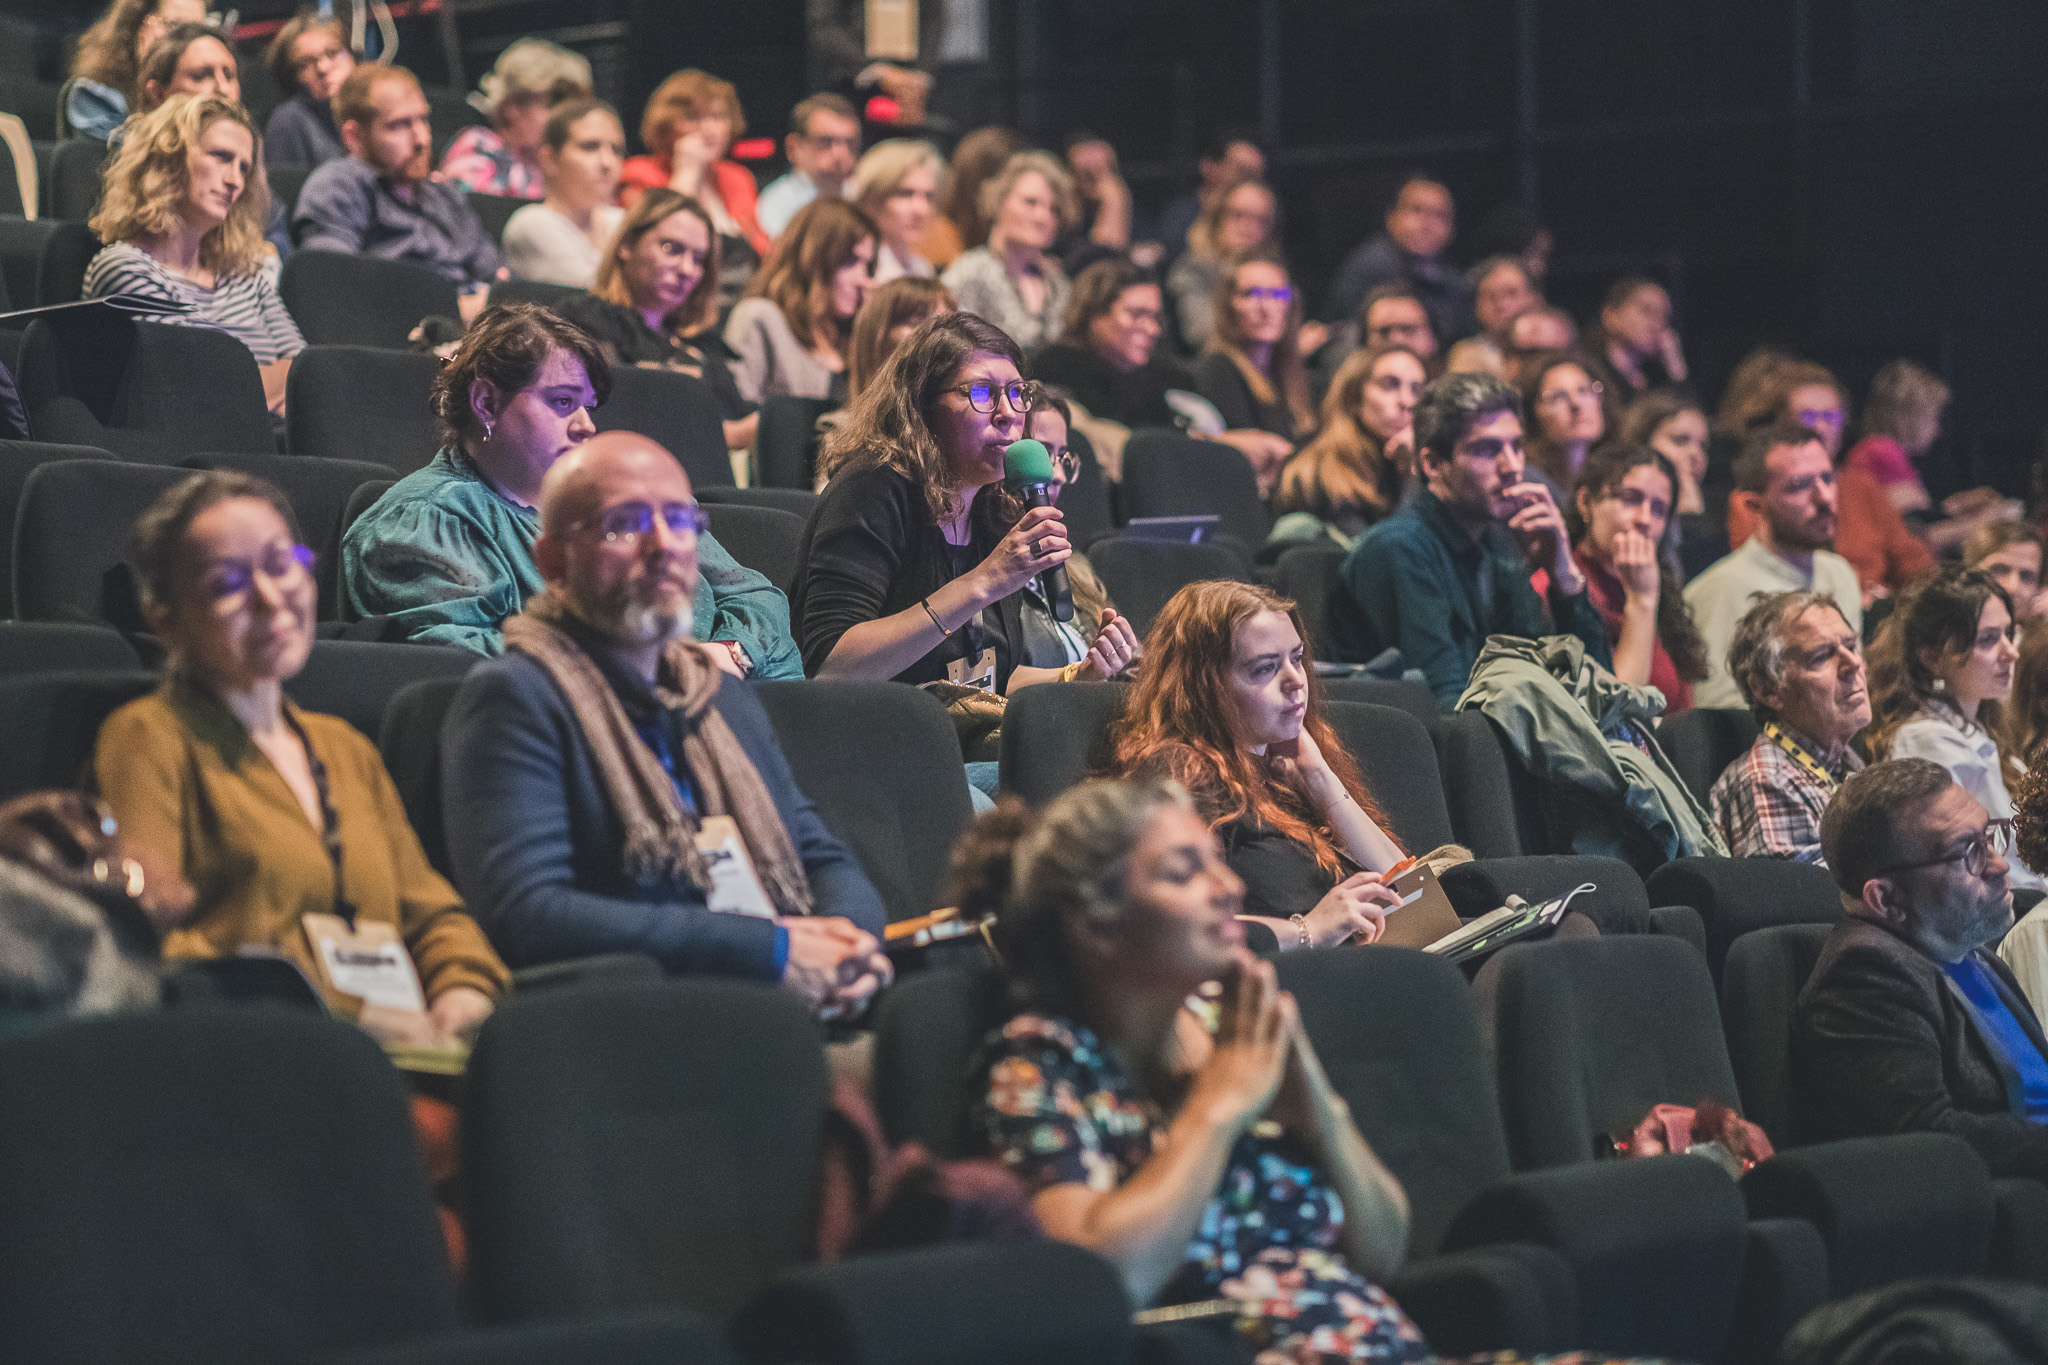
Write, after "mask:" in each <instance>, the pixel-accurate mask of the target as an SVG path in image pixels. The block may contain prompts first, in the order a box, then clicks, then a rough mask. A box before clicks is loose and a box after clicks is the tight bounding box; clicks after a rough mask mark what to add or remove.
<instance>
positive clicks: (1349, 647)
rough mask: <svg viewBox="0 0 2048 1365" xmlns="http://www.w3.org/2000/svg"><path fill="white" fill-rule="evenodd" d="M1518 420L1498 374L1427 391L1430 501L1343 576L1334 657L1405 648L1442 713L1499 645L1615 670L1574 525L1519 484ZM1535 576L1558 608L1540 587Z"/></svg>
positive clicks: (1423, 404) (1363, 548)
mask: <svg viewBox="0 0 2048 1365" xmlns="http://www.w3.org/2000/svg"><path fill="white" fill-rule="evenodd" d="M1521 412H1522V400H1521V396H1520V395H1519V394H1517V393H1516V392H1515V391H1514V390H1513V389H1511V388H1509V387H1508V386H1507V385H1506V384H1504V383H1502V382H1501V381H1500V380H1498V379H1496V378H1494V377H1493V376H1492V375H1490V374H1452V375H1445V376H1444V377H1443V378H1441V379H1439V380H1437V381H1436V382H1435V383H1433V384H1431V385H1430V386H1429V387H1428V388H1426V389H1424V390H1423V391H1422V398H1421V400H1420V401H1419V402H1417V404H1416V405H1415V417H1414V427H1415V454H1416V461H1417V465H1418V467H1419V468H1420V469H1421V471H1422V475H1423V478H1424V480H1425V487H1424V488H1422V489H1421V490H1420V491H1419V492H1418V493H1417V494H1416V495H1415V497H1414V498H1412V499H1410V500H1409V501H1408V502H1407V503H1406V504H1405V505H1404V506H1403V507H1402V508H1401V510H1400V511H1398V512H1396V513H1395V514H1394V515H1393V516H1391V517H1388V518H1387V519H1386V520H1385V521H1383V522H1381V523H1380V524H1379V525H1377V526H1375V527H1373V528H1372V530H1370V531H1368V532H1366V534H1365V537H1364V539H1362V540H1360V541H1359V542H1358V546H1357V548H1356V549H1354V550H1352V552H1351V553H1350V554H1349V555H1347V556H1346V557H1345V560H1344V563H1343V564H1342V566H1340V567H1339V569H1338V571H1337V584H1336V587H1335V589H1334V590H1333V591H1332V592H1331V594H1330V606H1329V613H1330V618H1329V619H1330V643H1331V646H1332V651H1333V653H1335V654H1336V656H1337V657H1339V658H1346V659H1357V660H1362V661H1363V660H1370V659H1372V658H1374V657H1375V656H1377V655H1378V654H1379V653H1380V651H1382V650H1385V649H1389V648H1397V649H1399V650H1400V651H1401V655H1402V658H1403V659H1404V660H1405V661H1406V664H1407V666H1408V667H1409V668H1416V669H1420V670H1422V674H1423V676H1424V677H1425V678H1427V679H1428V681H1429V690H1430V691H1431V692H1433V693H1435V694H1436V699H1437V701H1438V702H1440V703H1441V704H1442V705H1444V706H1445V707H1451V706H1455V705H1456V704H1457V700H1458V695H1459V694H1460V693H1461V692H1463V691H1464V690H1465V684H1466V681H1467V680H1468V679H1469V678H1470V677H1471V676H1472V665H1473V664H1474V663H1476V662H1477V661H1478V659H1479V650H1480V647H1481V646H1482V645H1484V644H1485V643H1486V637H1487V636H1489V635H1518V636H1522V637H1524V638H1526V639H1534V638H1537V637H1539V636H1544V635H1555V634H1557V633H1558V632H1560V631H1564V632H1568V633H1570V634H1572V635H1576V636H1578V637H1579V639H1580V640H1582V641H1584V642H1585V646H1586V655H1587V657H1588V658H1591V659H1595V660H1597V661H1599V663H1600V664H1601V665H1602V666H1607V665H1609V664H1610V663H1611V661H1612V658H1613V655H1612V652H1611V651H1610V650H1609V649H1608V645H1607V632H1606V629H1605V628H1604V627H1603V626H1602V625H1601V624H1600V613H1599V612H1598V611H1596V610H1595V609H1594V607H1593V604H1592V602H1591V601H1590V600H1589V599H1588V598H1587V596H1586V576H1585V575H1584V574H1582V573H1580V572H1579V567H1578V564H1577V563H1576V562H1575V561H1574V560H1573V559H1572V555H1571V537H1569V536H1568V535H1566V534H1565V528H1564V517H1563V514H1561V513H1560V512H1559V511H1558V510H1557V503H1556V502H1555V501H1553V500H1552V498H1551V496H1550V490H1549V489H1548V488H1546V487H1545V486H1544V485H1542V484H1541V483H1537V482H1535V481H1533V480H1530V481H1525V480H1524V479H1523V477H1522V472H1523V469H1524V466H1525V461H1524V457H1523V454H1522V417H1521ZM1538 569H1540V570H1542V571H1543V572H1544V573H1545V574H1546V575H1547V580H1548V583H1547V586H1548V589H1549V595H1548V601H1546V600H1545V599H1544V598H1542V597H1539V596H1537V594H1536V589H1535V587H1534V586H1533V585H1532V584H1531V582H1530V576H1531V574H1532V573H1533V572H1534V571H1535V570H1538Z"/></svg>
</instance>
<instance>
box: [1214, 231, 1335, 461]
mask: <svg viewBox="0 0 2048 1365" xmlns="http://www.w3.org/2000/svg"><path fill="white" fill-rule="evenodd" d="M1217 303H1218V306H1217V310H1216V326H1215V328H1214V330H1212V331H1211V332H1210V334H1209V342H1208V345H1206V346H1204V347H1203V348H1202V358H1201V359H1200V360H1199V361H1197V362H1196V365H1195V387H1196V388H1197V389H1198V390H1199V391H1200V392H1201V395H1202V397H1204V398H1206V399H1208V400H1209V401H1210V402H1211V403H1214V404H1215V405H1216V410H1217V411H1218V412H1220V413H1221V414H1223V425H1224V427H1225V428H1226V430H1225V431H1224V433H1223V435H1222V437H1221V439H1222V440H1224V441H1227V442H1228V443H1229V444H1231V445H1234V446H1236V447H1237V448H1238V449H1239V450H1242V451H1243V452H1244V454H1245V458H1246V459H1248V460H1250V461H1251V462H1252V472H1253V473H1255V474H1257V475H1258V479H1259V491H1260V492H1261V493H1270V492H1271V491H1272V489H1273V485H1274V484H1275V483H1276V482H1278V480H1279V478H1280V466H1281V465H1282V463H1284V462H1285V461H1286V459H1287V457H1288V456H1289V455H1292V454H1293V453H1294V442H1295V439H1296V438H1297V437H1298V436H1299V435H1300V434H1301V433H1302V432H1304V431H1307V430H1308V429H1309V428H1310V427H1312V426H1313V425H1314V424H1315V410H1314V409H1313V408H1311V407H1310V406H1309V400H1308V369H1307V367H1306V366H1305V365H1303V364H1302V360H1301V347H1300V344H1299V342H1298V341H1297V340H1296V338H1297V336H1298V334H1299V332H1300V329H1301V291H1300V290H1298V289H1296V288H1295V287H1294V280H1293V278H1292V277H1291V276H1290V275H1289V274H1288V273H1287V267H1286V266H1285V265H1284V264H1282V262H1281V260H1280V257H1279V255H1278V253H1276V252H1274V251H1273V250H1272V249H1271V248H1269V247H1259V248H1256V249H1254V250H1253V251H1251V252H1249V253H1248V254H1246V255H1244V256H1242V257H1240V258H1238V259H1237V260H1236V261H1234V262H1233V263H1232V264H1231V266H1230V268H1229V269H1227V270H1226V271H1225V272H1224V274H1223V292H1222V294H1221V295H1220V296H1219V298H1218V300H1217Z"/></svg>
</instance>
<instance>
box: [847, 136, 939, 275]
mask: <svg viewBox="0 0 2048 1365" xmlns="http://www.w3.org/2000/svg"><path fill="white" fill-rule="evenodd" d="M945 169H946V162H945V158H943V157H941V156H940V155H939V149H938V148H936V147H934V146H932V144H931V143H929V142H919V141H913V140H912V139H910V138H903V137H892V138H890V139H888V140H887V141H884V142H877V143H876V144H875V145H874V146H872V147H870V148H868V149H867V151H866V152H864V153H862V154H861V158H860V162H859V164H858V165H856V166H855V167H854V168H853V178H852V179H851V180H848V181H847V182H846V197H847V198H849V199H851V200H852V201H853V202H854V203H855V204H856V205H858V206H859V208H860V211H861V212H862V213H865V214H866V215H867V216H868V217H870V218H872V219H874V220H875V227H876V228H877V229H878V230H879V231H880V232H881V234H882V246H881V249H880V250H879V251H877V252H876V253H875V274H874V280H873V282H874V283H875V284H878V285H881V284H887V283H888V282H889V281H890V280H893V279H896V278H898V277H900V276H903V275H919V276H934V275H937V274H938V273H939V272H938V269H937V267H935V266H934V265H933V264H932V263H931V262H930V261H928V260H926V259H925V258H924V257H922V256H920V255H918V250H919V248H920V247H922V246H923V245H924V239H925V236H926V234H927V233H929V232H930V231H931V227H932V220H933V218H934V217H935V216H936V215H937V213H938V202H939V177H940V176H941V175H942V174H944V172H945Z"/></svg>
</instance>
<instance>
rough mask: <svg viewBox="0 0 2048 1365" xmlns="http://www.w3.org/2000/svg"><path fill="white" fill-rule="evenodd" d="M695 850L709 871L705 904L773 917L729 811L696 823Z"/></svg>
mask: <svg viewBox="0 0 2048 1365" xmlns="http://www.w3.org/2000/svg"><path fill="white" fill-rule="evenodd" d="M697 851H698V852H699V853H701V854H703V855H704V861H705V863H706V865H707V866H708V867H709V869H710V872H711V893H710V895H709V896H707V897H706V898H705V902H704V903H705V905H706V906H707V907H708V908H709V909H712V910H719V911H724V912H726V913H729V914H735V915H754V916H756V917H758V918H761V919H773V918H774V917H775V906H774V905H773V904H772V903H771V902H770V901H769V899H768V892H767V891H766V889H764V888H763V887H762V885H761V879H760V877H759V876H757V875H756V874H755V872H754V860H753V859H752V858H750V857H748V856H747V845H746V841H745V840H743V839H741V838H740V827H739V825H738V824H737V823H735V822H734V820H733V818H732V817H731V816H729V815H713V816H710V817H709V818H707V819H705V820H704V821H703V822H702V823H700V824H699V825H698V826H697Z"/></svg>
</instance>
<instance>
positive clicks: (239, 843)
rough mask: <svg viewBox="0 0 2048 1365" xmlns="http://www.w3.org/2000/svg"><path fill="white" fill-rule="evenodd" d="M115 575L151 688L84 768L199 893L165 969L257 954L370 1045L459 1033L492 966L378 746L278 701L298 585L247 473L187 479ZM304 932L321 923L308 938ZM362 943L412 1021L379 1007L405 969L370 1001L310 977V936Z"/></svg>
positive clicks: (268, 493)
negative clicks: (137, 612) (135, 614)
mask: <svg viewBox="0 0 2048 1365" xmlns="http://www.w3.org/2000/svg"><path fill="white" fill-rule="evenodd" d="M128 558H129V563H130V565H131V567H133V569H134V571H135V576H136V580H137V584H138V587H139V588H140V591H141V596H142V603H143V611H144V614H145V616H146V617H147V619H148V621H149V623H150V626H151V628H152V629H153V630H155V632H156V633H157V635H158V636H159V637H160V638H161V639H162V640H163V642H164V645H165V647H166V648H167V650H168V660H167V663H166V666H165V672H164V683H163V686H162V687H160V688H159V689H158V690H157V691H156V692H155V693H153V694H152V695H150V696H148V697H144V698H142V699H141V700H139V701H135V702H131V703H130V704H128V705H127V706H124V707H122V708H121V709H120V710H119V711H116V712H115V713H114V714H113V715H112V716H111V717H109V718H108V720H107V722H106V724H105V725H104V726H103V727H101V730H100V735H99V746H98V750H97V752H96V754H95V756H94V760H93V766H94V771H95V773H96V775H97V777H98V780H99V786H100V790H101V792H102V794H103V795H104V796H105V798H106V800H107V803H108V804H109V805H110V806H112V807H113V809H114V813H115V815H116V817H117V818H118V819H119V820H120V822H121V830H122V833H123V834H124V835H125V836H126V837H127V838H128V839H129V840H131V841H133V842H134V843H136V844H137V845H139V846H140V847H141V848H142V849H143V850H144V851H145V852H146V853H147V854H150V855H153V857H154V859H155V860H158V861H160V862H161V863H162V864H163V865H164V866H166V867H168V868H173V869H175V870H176V871H177V872H178V873H179V874H180V875H181V876H183V877H184V879H185V880H186V881H187V882H189V883H191V884H192V886H193V887H194V888H195V890H196V891H197V901H196V904H195V908H194V910H193V911H192V913H191V914H190V915H189V916H188V917H187V918H186V919H184V920H183V921H182V922H181V923H180V924H178V925H177V926H176V927H174V928H172V929H171V930H170V931H169V933H168V934H167V936H166V938H165V941H164V952H165V955H166V956H167V957H169V958H192V957H224V956H228V955H231V954H233V953H235V952H236V951H238V950H239V949H241V948H243V947H246V946H255V947H261V948H268V949H274V950H277V951H279V952H282V953H284V954H286V955H287V956H289V957H291V958H292V959H293V960H294V961H296V962H298V963H299V964H300V966H302V967H303V968H305V970H306V973H307V975H308V977H309V978H311V979H312V980H313V981H314V982H316V983H318V984H320V985H321V987H322V989H323V991H324V993H325V994H326V995H327V997H328V999H329V1002H330V1003H331V1004H332V1005H333V1006H334V1007H335V1008H336V1009H337V1010H338V1011H339V1012H341V1013H343V1014H346V1015H349V1016H352V1017H356V1018H357V1019H358V1022H360V1023H361V1024H362V1025H363V1027H364V1028H365V1029H367V1030H369V1031H370V1032H371V1033H372V1034H373V1035H376V1036H377V1037H378V1038H379V1039H380V1041H385V1042H403V1043H413V1044H419V1045H426V1046H445V1045H447V1043H448V1042H449V1041H450V1040H451V1039H452V1038H455V1037H462V1036H466V1035H469V1034H472V1033H474V1032H475V1030H476V1028H477V1027H478V1026H479V1025H480V1024H481V1023H482V1022H483V1020H484V1019H485V1017H486V1016H488V1015H489V1014H490V1012H491V1009H492V1006H493V1005H494V1004H495V1002H496V1001H497V999H498V997H499V996H500V995H501V994H502V993H503V992H504V990H505V988H506V986H507V984H508V982H509V980H510V978H509V975H508V973H507V972H506V970H505V965H504V964H503V963H502V962H500V961H499V960H498V955H497V954H496V953H495V952H494V951H492V949H491V945H490V943H489V942H488V941H487V940H486V939H485V938H484V934H483V931H482V930H481V929H479V928H478V927H477V924H476V921H475V920H473V919H471V918H470V917H469V915H468V914H466V913H464V911H463V908H462V900H461V898H460V897H459V896H457V895H456V893H455V889H454V888H453V887H452V886H450V885H449V884H448V883H447V881H446V880H444V879H443V878H442V877H441V876H440V874H439V873H437V872H435V871H434V870H433V868H432V867H431V866H429V865H428V863H427V859H426V854H425V853H424V852H422V851H421V848H420V843H419V839H418V838H417V837H416V836H415V835H414V833H413V831H412V828H411V826H409V825H408V824H407V823H406V819H405V810H404V807H403V806H402V805H401V804H400V803H399V799H398V791H397V789H396V788H395V787H394V786H393V785H392V783H391V777H390V775H389V774H388V773H387V772H385V770H384V764H383V760H382V759H380V758H379V757H378V755H377V750H376V748H375V747H374V746H373V745H371V744H370V742H369V741H368V740H366V739H365V738H363V736H362V735H360V734H358V733H357V732H356V731H355V730H354V729H353V728H351V727H350V726H349V725H348V724H347V723H346V722H344V721H341V720H337V719H335V718H334V717H332V716H322V715H314V714H310V713H307V712H303V711H300V710H299V709H298V708H297V707H296V706H294V705H292V704H291V703H290V702H289V701H287V700H285V698H284V692H283V686H282V685H283V683H284V680H285V679H287V678H289V677H291V676H293V675H294V674H296V673H297V672H298V671H299V670H300V669H301V668H303V667H305V664H306V659H307V657H308V655H309V654H310V653H311V652H312V646H313V601H314V587H313V575H312V572H311V565H312V554H311V552H310V551H308V550H307V549H306V548H305V547H304V546H302V545H300V544H299V543H298V537H297V535H296V534H295V532H294V531H293V528H292V523H291V517H290V509H289V507H288V505H287V504H286V503H285V501H284V498H283V495H281V494H280V493H279V492H278V491H277V490H276V489H275V488H273V487H271V486H270V485H269V484H267V483H264V482H263V481H262V480H260V479H254V478H251V477H249V476H247V475H244V474H237V473H232V472H218V471H217V472H212V473H203V474H195V475H193V476H192V477H191V478H189V479H187V480H185V481H184V482H183V483H180V484H179V485H177V486H176V487H175V488H173V489H171V490H170V491H169V492H167V493H165V494H164V495H163V496H162V497H161V498H159V499H157V501H156V502H155V504H154V505H152V506H151V507H150V509H149V510H148V511H147V512H145V513H143V515H142V517H141V519H140V520H138V521H137V522H136V524H135V528H134V530H133V531H132V532H131V533H130V535H129V547H128ZM314 914H318V915H321V916H331V917H333V918H331V919H318V920H315V921H313V922H312V924H311V925H309V924H308V923H307V921H306V917H307V916H308V915H314ZM378 926H389V928H390V929H391V930H395V931H396V935H397V937H398V938H399V939H401V940H402V941H403V943H404V945H405V948H406V950H407V955H408V956H409V957H410V959H411V962H412V965H413V967H414V969H415V971H416V974H417V978H418V987H419V991H418V997H419V1003H421V1004H424V1006H425V1012H424V1016H422V1015H421V1014H420V1013H418V1012H416V1011H414V1010H409V1009H407V1008H406V1006H405V1004H404V1003H403V1001H402V1000H396V999H394V998H393V997H394V994H396V995H398V996H402V995H403V994H404V993H405V981H404V972H403V968H402V966H400V967H398V969H397V972H396V977H397V980H396V982H395V983H394V981H393V978H392V975H391V973H390V972H389V971H387V973H386V974H385V976H384V977H382V978H381V979H380V981H379V983H378V985H376V986H373V987H371V988H370V989H369V991H368V995H369V997H370V1000H369V1002H368V1003H366V1001H365V998H364V996H363V995H361V994H351V993H347V992H344V991H342V990H340V989H338V988H337V983H336V982H334V981H333V980H331V979H330V978H329V977H327V976H323V974H322V972H321V970H320V966H319V961H320V958H321V956H322V949H321V947H320V946H318V943H317V940H318V939H319V938H321V937H322V936H323V931H325V932H324V937H325V938H326V939H327V940H328V941H329V943H336V942H339V943H342V944H344V945H346V944H350V943H360V942H369V941H372V940H371V938H370V937H369V936H371V935H375V934H377V933H379V932H383V931H382V930H380V929H379V928H378ZM337 927H340V929H341V931H342V932H341V934H340V935H337V934H336V933H335V930H336V929H337ZM351 931H353V932H352V933H351ZM354 935H362V936H363V937H362V938H361V939H356V938H355V937H354ZM352 984H359V985H360V984H362V983H360V982H355V983H352Z"/></svg>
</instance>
